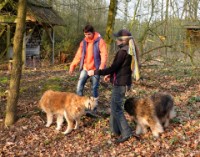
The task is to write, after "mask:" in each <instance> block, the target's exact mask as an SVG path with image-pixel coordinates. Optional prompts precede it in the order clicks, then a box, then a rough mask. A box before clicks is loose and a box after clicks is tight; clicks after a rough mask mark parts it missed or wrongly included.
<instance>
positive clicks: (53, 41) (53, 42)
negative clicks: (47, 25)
mask: <svg viewBox="0 0 200 157" xmlns="http://www.w3.org/2000/svg"><path fill="white" fill-rule="evenodd" d="M54 44H55V39H54V29H53V27H52V62H51V64H52V65H54V46H55V45H54Z"/></svg>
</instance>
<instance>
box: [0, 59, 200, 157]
mask: <svg viewBox="0 0 200 157" xmlns="http://www.w3.org/2000/svg"><path fill="white" fill-rule="evenodd" d="M67 69H68V66H67V65H64V64H62V65H57V66H54V67H48V68H41V69H37V70H31V69H27V70H25V71H24V72H23V75H22V79H21V88H20V97H19V101H18V106H17V110H18V111H17V115H18V120H17V121H16V123H15V124H14V125H13V126H11V127H7V128H6V127H4V118H5V105H6V95H5V94H4V92H5V90H6V89H8V86H9V77H10V75H9V73H8V72H7V71H0V156H1V157H16V156H19V157H21V156H26V157H31V156H34V157H37V156H44V157H47V156H51V157H64V156H94V157H95V156H102V157H109V156H127V157H129V156H141V157H147V156H155V157H162V156H164V157H172V156H174V157H182V156H191V157H193V156H195V157H197V156H198V157H199V156H200V67H197V68H194V67H192V66H190V65H189V64H188V65H187V64H184V63H181V62H177V63H176V64H175V63H170V62H168V64H162V63H161V64H159V65H158V64H154V63H153V64H148V65H143V66H142V68H141V75H142V79H141V80H140V81H139V82H135V81H134V82H133V89H132V91H131V93H130V95H131V96H139V97H144V96H149V95H151V94H153V93H155V92H158V91H164V92H168V93H170V94H171V95H172V96H173V97H174V100H175V107H176V108H175V110H176V112H177V116H176V117H175V118H174V119H172V120H171V122H170V125H169V126H168V127H167V128H166V129H165V131H164V133H162V134H161V136H160V137H159V138H157V139H156V138H154V137H153V136H152V133H151V132H150V131H148V132H147V133H146V134H144V135H141V136H140V137H139V138H135V137H132V138H131V139H129V140H128V141H126V142H124V143H121V144H115V143H114V142H113V141H114V140H113V138H112V137H111V132H110V129H109V115H108V114H107V111H108V109H109V103H110V97H111V89H112V85H111V84H106V83H104V82H103V80H101V84H100V90H99V93H100V96H99V108H98V113H97V114H98V115H99V116H98V117H97V118H92V117H87V116H83V117H82V118H81V124H80V129H79V130H74V131H72V132H71V133H70V134H68V135H63V134H62V133H61V131H60V132H58V131H55V127H56V126H55V121H54V123H53V125H52V126H51V127H49V128H46V127H45V122H46V117H45V114H44V113H43V112H41V111H40V110H39V109H38V108H37V104H38V101H39V99H40V97H41V95H42V93H43V92H44V91H45V90H47V89H54V90H59V91H70V92H75V90H76V84H77V80H78V76H79V73H78V72H76V73H75V74H74V75H73V76H69V74H68V72H67V71H66V70H67ZM90 92H91V88H90V81H88V83H87V84H86V88H85V95H90ZM125 116H126V117H127V119H128V122H129V124H130V126H131V127H132V128H133V132H135V127H136V125H135V123H134V122H133V121H132V120H131V118H130V117H129V116H128V115H127V114H126V113H125ZM66 127H67V124H66V122H65V123H64V125H63V127H62V131H64V130H65V129H66Z"/></svg>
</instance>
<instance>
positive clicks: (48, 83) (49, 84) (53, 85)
mask: <svg viewBox="0 0 200 157" xmlns="http://www.w3.org/2000/svg"><path fill="white" fill-rule="evenodd" d="M62 82H63V80H62V79H61V78H59V77H53V78H49V79H48V80H45V82H44V84H43V86H42V90H41V91H42V92H44V91H46V90H48V89H52V90H56V91H61V90H62V86H61V83H62Z"/></svg>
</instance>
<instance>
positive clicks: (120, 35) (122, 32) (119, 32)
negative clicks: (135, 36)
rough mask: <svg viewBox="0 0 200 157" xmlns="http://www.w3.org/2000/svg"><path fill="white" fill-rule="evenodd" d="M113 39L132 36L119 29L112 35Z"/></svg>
mask: <svg viewBox="0 0 200 157" xmlns="http://www.w3.org/2000/svg"><path fill="white" fill-rule="evenodd" d="M113 35H114V36H115V37H117V38H118V37H123V36H132V34H131V33H130V32H129V31H127V30H126V29H121V30H119V31H118V32H117V33H114V34H113Z"/></svg>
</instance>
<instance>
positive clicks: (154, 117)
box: [124, 93, 175, 137]
mask: <svg viewBox="0 0 200 157" xmlns="http://www.w3.org/2000/svg"><path fill="white" fill-rule="evenodd" d="M124 109H125V111H126V112H128V114H129V115H131V116H133V117H134V120H135V121H136V123H137V126H136V134H140V133H145V132H146V131H147V129H146V126H149V127H150V129H151V131H152V133H153V135H154V136H155V137H158V136H159V133H162V132H163V131H164V130H163V126H164V127H167V126H168V124H169V120H170V119H172V118H173V117H175V111H174V101H173V98H172V97H171V96H170V95H169V94H166V93H156V94H154V95H152V96H151V97H146V98H129V99H127V100H126V102H125V104H124ZM162 125H163V126H162Z"/></svg>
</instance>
